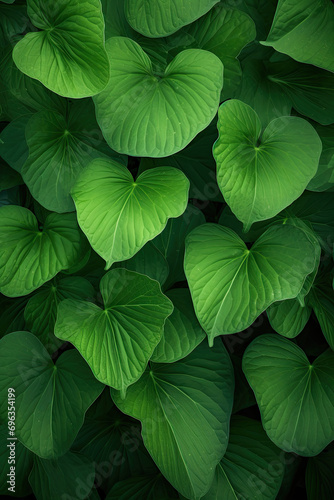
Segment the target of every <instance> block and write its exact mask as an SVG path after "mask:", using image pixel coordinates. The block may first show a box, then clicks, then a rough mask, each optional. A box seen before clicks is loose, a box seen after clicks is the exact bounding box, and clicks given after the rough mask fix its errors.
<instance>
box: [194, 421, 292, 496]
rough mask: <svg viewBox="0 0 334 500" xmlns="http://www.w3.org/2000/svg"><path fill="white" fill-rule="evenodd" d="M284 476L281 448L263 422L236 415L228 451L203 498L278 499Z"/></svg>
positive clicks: (232, 423) (232, 422)
mask: <svg viewBox="0 0 334 500" xmlns="http://www.w3.org/2000/svg"><path fill="white" fill-rule="evenodd" d="M283 475H284V465H283V461H282V460H280V450H279V449H278V448H276V446H275V445H274V444H273V443H272V442H271V441H270V439H268V437H267V435H266V433H265V432H264V430H263V428H262V425H261V424H260V423H259V422H257V421H256V420H251V419H250V418H245V417H241V416H234V417H232V419H231V429H230V437H229V443H228V447H227V450H226V453H225V455H224V457H223V458H222V460H221V461H220V463H219V465H218V466H217V468H216V473H215V478H214V481H213V483H212V486H211V488H210V490H209V491H208V493H207V494H206V495H205V496H204V497H203V500H218V499H224V500H237V499H240V500H241V499H244V500H255V499H256V500H274V499H275V498H276V495H277V493H278V490H279V488H280V485H281V482H282V479H283Z"/></svg>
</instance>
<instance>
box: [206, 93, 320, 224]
mask: <svg viewBox="0 0 334 500" xmlns="http://www.w3.org/2000/svg"><path fill="white" fill-rule="evenodd" d="M218 130H219V138H218V140H217V142H216V143H215V145H214V150H213V154H214V157H215V159H216V161H217V179H218V185H219V187H220V189H221V192H222V194H223V196H224V198H225V201H226V202H227V203H228V205H229V206H230V208H231V210H232V211H233V213H234V214H235V215H236V216H237V217H238V219H240V220H241V221H242V222H243V224H244V228H245V231H248V230H249V229H250V227H251V225H252V224H253V223H254V222H256V221H261V220H264V219H270V218H272V217H274V216H275V215H277V214H278V213H279V212H280V211H281V210H283V208H285V207H287V206H288V205H290V204H291V203H292V202H293V201H294V200H296V199H297V198H298V197H299V196H300V195H301V194H302V192H303V191H304V190H305V188H306V186H307V184H308V182H309V181H310V180H311V179H312V177H313V176H314V175H315V173H316V171H317V167H318V163H319V158H320V154H321V150H322V144H321V140H320V138H319V136H318V134H317V133H316V131H315V130H314V129H313V127H312V126H311V125H310V124H309V123H308V122H307V121H305V120H303V119H301V118H297V117H281V118H277V119H275V120H273V121H272V122H270V123H269V125H268V127H267V128H266V129H265V130H264V132H263V133H262V135H261V123H260V120H259V117H258V115H257V114H256V113H255V111H253V109H252V108H250V107H249V106H248V105H247V104H244V103H243V102H241V101H237V100H230V101H227V102H226V103H223V104H222V105H221V107H220V109H219V119H218ZM268 200H270V203H268Z"/></svg>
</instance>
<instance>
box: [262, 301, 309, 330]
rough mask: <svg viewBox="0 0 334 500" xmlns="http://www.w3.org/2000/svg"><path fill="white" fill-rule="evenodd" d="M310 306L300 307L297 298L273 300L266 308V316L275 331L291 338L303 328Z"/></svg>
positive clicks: (307, 318)
mask: <svg viewBox="0 0 334 500" xmlns="http://www.w3.org/2000/svg"><path fill="white" fill-rule="evenodd" d="M311 312H312V308H311V307H309V306H308V305H305V306H304V307H302V306H301V305H300V303H299V301H298V300H297V299H289V300H283V301H281V302H275V303H274V304H272V305H271V306H270V307H269V308H268V309H267V314H268V318H269V321H270V324H271V326H272V327H273V329H274V330H275V332H277V333H279V334H280V335H283V336H284V337H288V338H289V339H292V338H294V337H297V335H299V334H300V332H301V331H303V330H304V328H305V326H306V323H307V322H308V320H309V318H310V316H311Z"/></svg>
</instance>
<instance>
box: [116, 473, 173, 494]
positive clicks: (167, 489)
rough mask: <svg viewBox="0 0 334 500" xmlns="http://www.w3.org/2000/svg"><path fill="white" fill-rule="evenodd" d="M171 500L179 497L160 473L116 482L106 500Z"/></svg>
mask: <svg viewBox="0 0 334 500" xmlns="http://www.w3.org/2000/svg"><path fill="white" fill-rule="evenodd" d="M129 498H131V500H157V498H158V499H159V500H172V499H178V498H180V497H179V495H178V493H177V491H175V489H174V488H173V487H172V486H171V485H170V484H169V483H168V482H167V481H166V479H164V477H163V476H162V475H161V474H151V475H141V476H134V477H130V478H129V479H126V480H125V481H120V482H119V483H116V484H115V485H114V486H113V487H112V488H111V490H110V492H109V494H108V495H107V497H106V500H129Z"/></svg>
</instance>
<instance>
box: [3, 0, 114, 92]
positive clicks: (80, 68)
mask: <svg viewBox="0 0 334 500" xmlns="http://www.w3.org/2000/svg"><path fill="white" fill-rule="evenodd" d="M28 14H29V17H30V19H31V21H32V23H33V24H34V25H35V26H36V28H39V31H35V32H32V33H28V34H27V35H25V37H24V38H23V39H22V40H20V41H19V42H18V44H17V45H16V46H15V47H14V51H13V59H14V62H15V64H16V65H17V67H18V68H19V70H20V71H22V72H23V73H25V74H26V75H28V76H30V77H31V78H35V79H36V80H39V81H41V82H42V83H43V85H45V86H46V87H47V88H48V89H50V90H52V92H55V93H57V94H59V95H61V96H64V97H73V98H80V97H89V96H92V95H95V94H98V93H99V92H101V90H103V89H104V87H105V86H106V85H107V83H108V78H109V63H108V57H107V54H106V52H105V49H104V20H103V14H102V7H101V3H100V1H99V0H82V1H80V2H68V1H67V0H58V1H57V2H56V3H55V2H53V1H52V0H43V1H42V0H28Z"/></svg>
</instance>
